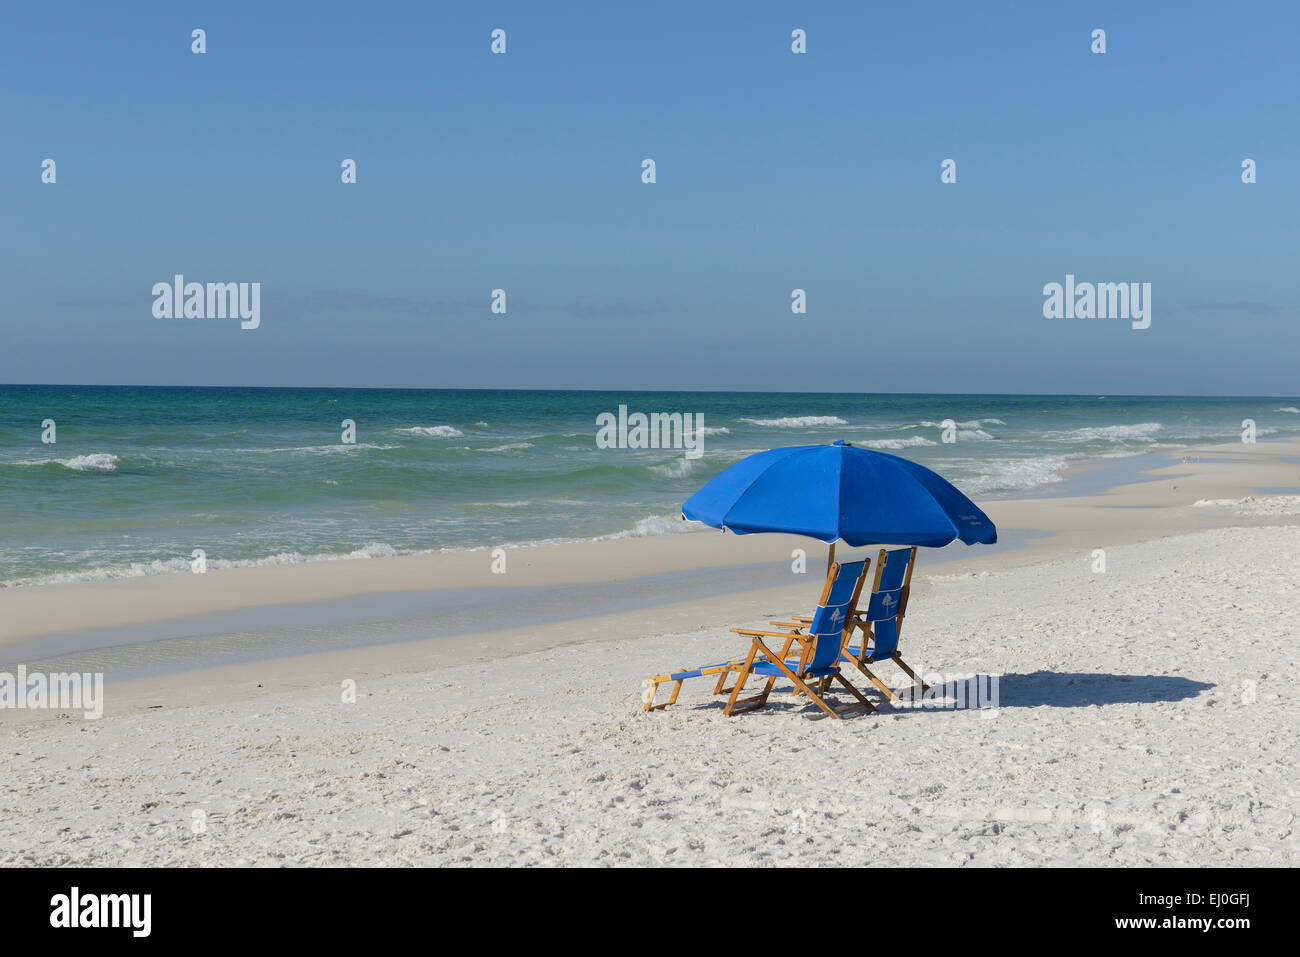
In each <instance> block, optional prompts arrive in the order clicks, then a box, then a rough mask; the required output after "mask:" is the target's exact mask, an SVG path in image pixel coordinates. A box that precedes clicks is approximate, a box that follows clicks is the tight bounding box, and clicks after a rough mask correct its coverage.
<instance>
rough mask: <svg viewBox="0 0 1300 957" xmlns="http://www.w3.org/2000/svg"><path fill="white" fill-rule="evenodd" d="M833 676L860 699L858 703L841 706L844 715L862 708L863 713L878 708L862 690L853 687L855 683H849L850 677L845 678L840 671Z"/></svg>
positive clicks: (868, 712)
mask: <svg viewBox="0 0 1300 957" xmlns="http://www.w3.org/2000/svg"><path fill="white" fill-rule="evenodd" d="M831 677H833V678H834V679H835V680H836V681H838V682H839V683H840V684H842V685H844V687H845V688H847V689H848V691H849V694H851V695H853V697H855V698H857V699H858V703H857V704H856V705H852V704H850V705H845V706H844V707H843V708H840V709H839V713H840V715H841V716H843V715H844V714H846V713H848V712H857V711H859V710H861V711H862V713H863V714H870V713H871V712H872V711H875V710H876V706H875V705H874V704H872V703H871V702H870V701H868V700H867V698H866V697H865V696H864V695H863V694H862V692H861V691H859V690H858V689H857V688H855V687H853V685H851V684H850V683H849V679H847V678H845V677H844V676H843V675H842V674H839V673H838V672H837V673H836V674H834V675H832V676H831ZM828 684H829V682H828Z"/></svg>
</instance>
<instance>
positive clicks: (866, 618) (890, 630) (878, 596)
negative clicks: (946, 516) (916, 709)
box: [842, 546, 930, 704]
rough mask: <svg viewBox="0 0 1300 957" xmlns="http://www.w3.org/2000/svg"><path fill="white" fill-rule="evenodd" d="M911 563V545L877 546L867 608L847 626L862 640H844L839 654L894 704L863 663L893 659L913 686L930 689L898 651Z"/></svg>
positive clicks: (891, 694) (913, 551)
mask: <svg viewBox="0 0 1300 957" xmlns="http://www.w3.org/2000/svg"><path fill="white" fill-rule="evenodd" d="M915 565H916V547H915V546H913V547H912V548H896V549H894V550H893V551H888V550H886V549H883V548H882V549H881V550H880V558H879V559H878V560H877V562H876V578H875V582H874V583H873V584H872V586H871V596H870V598H869V599H868V601H867V610H866V611H865V612H861V613H858V614H857V615H856V616H855V620H854V622H853V628H852V629H851V630H850V636H851V635H852V631H854V630H856V629H858V628H860V629H862V641H861V643H860V644H857V645H854V644H853V643H852V642H851V641H849V642H846V643H845V648H844V653H843V656H842V660H843V661H844V662H845V663H850V664H852V665H854V666H855V667H856V668H857V669H858V670H859V671H861V672H862V673H863V674H864V675H866V676H867V678H868V679H869V680H870V681H871V683H872V684H874V685H875V686H876V687H877V688H879V689H880V690H881V691H883V692H884V693H885V695H886V696H887V697H888V698H889V700H890V701H892V702H894V703H895V704H897V703H898V695H896V694H894V692H893V691H892V690H891V689H890V688H889V687H888V686H887V685H886V684H885V683H884V682H883V681H881V680H880V679H879V678H878V677H876V675H875V674H873V673H872V671H871V669H870V668H868V667H867V665H869V664H875V663H876V662H880V661H893V663H894V664H896V665H897V666H898V667H899V668H900V669H902V670H903V672H904V673H906V674H907V676H908V677H909V678H911V679H912V681H913V683H914V687H915V686H920V688H921V691H922V692H926V691H929V690H930V686H929V685H927V684H926V683H925V682H924V681H922V680H921V679H920V678H918V677H917V676H916V672H915V671H913V670H912V669H911V668H909V667H908V666H907V663H906V662H905V661H903V658H902V656H901V655H900V654H899V651H898V636H899V632H900V631H901V630H902V628H903V615H904V614H906V612H907V596H908V594H909V592H910V591H911V588H912V569H913V567H915Z"/></svg>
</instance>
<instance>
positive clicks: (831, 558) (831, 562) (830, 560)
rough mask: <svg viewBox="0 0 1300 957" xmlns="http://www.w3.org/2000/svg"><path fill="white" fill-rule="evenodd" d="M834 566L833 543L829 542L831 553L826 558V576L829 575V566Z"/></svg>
mask: <svg viewBox="0 0 1300 957" xmlns="http://www.w3.org/2000/svg"><path fill="white" fill-rule="evenodd" d="M834 564H835V543H834V542H831V553H830V554H829V555H827V556H826V574H827V575H829V574H830V573H831V566H832V565H834Z"/></svg>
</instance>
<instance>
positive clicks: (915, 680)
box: [894, 654, 930, 694]
mask: <svg viewBox="0 0 1300 957" xmlns="http://www.w3.org/2000/svg"><path fill="white" fill-rule="evenodd" d="M894 664H896V665H898V667H900V668H902V669H903V671H904V672H906V673H907V676H908V677H909V678H911V679H912V683H913V684H918V685H920V686H921V693H922V694H924V693H925V692H927V691H929V690H930V686H929V685H928V684H926V683H925V682H924V681H922V680H921V679H920V678H918V677H917V676H916V672H915V671H913V670H912V669H911V668H909V667H907V663H906V662H904V661H903V659H902V658H901V657H900V656H899V655H897V654H895V655H894Z"/></svg>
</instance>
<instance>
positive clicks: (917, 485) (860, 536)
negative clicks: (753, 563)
mask: <svg viewBox="0 0 1300 957" xmlns="http://www.w3.org/2000/svg"><path fill="white" fill-rule="evenodd" d="M682 517H684V518H686V519H688V520H690V521H693V522H703V523H704V524H706V525H712V526H713V527H714V528H721V529H730V530H731V531H733V532H735V533H736V534H737V535H749V534H751V533H754V532H784V533H786V534H788V535H807V536H809V537H811V538H815V539H818V540H819V541H823V542H828V543H830V545H831V549H832V554H833V553H834V546H835V542H837V541H840V540H843V541H844V542H845V543H847V544H848V545H850V546H853V547H858V546H861V545H872V544H888V545H927V546H930V547H933V548H938V547H941V546H944V545H947V544H948V543H949V542H951V541H954V540H956V539H961V540H962V541H963V542H965V543H966V544H967V545H975V544H984V545H992V544H993V543H994V542H996V541H997V540H998V530H997V528H995V527H994V525H993V523H992V522H990V521H989V518H988V516H987V515H985V514H984V513H983V512H982V511H980V509H979V508H978V507H977V506H976V505H975V503H974V502H972V501H971V500H970V499H968V498H967V497H966V496H965V495H963V494H962V493H961V492H959V491H958V490H957V489H956V488H955V487H954V486H953V484H952V483H951V482H949V481H948V480H947V479H945V478H944V477H943V476H941V475H939V474H938V473H937V472H932V471H931V470H930V469H928V468H926V467H925V466H923V465H917V464H916V463H915V462H911V461H908V460H907V459H904V458H900V457H899V456H897V455H889V454H887V453H885V452H873V451H870V450H868V449H859V448H854V447H853V446H851V445H848V444H846V443H844V442H842V441H841V442H836V443H835V444H834V445H796V446H793V447H791V448H786V449H769V450H768V451H766V452H756V453H755V454H753V455H750V456H748V457H746V458H743V459H741V460H740V461H739V462H736V463H735V464H734V465H732V466H730V467H728V468H727V469H725V470H724V471H723V472H721V473H720V474H719V475H717V476H715V477H714V478H713V480H712V481H710V482H709V483H708V484H707V485H705V486H704V487H703V488H702V489H700V490H699V491H698V492H696V493H695V494H694V495H692V496H691V497H690V498H689V499H687V500H686V504H684V505H683V506H682Z"/></svg>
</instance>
